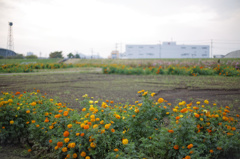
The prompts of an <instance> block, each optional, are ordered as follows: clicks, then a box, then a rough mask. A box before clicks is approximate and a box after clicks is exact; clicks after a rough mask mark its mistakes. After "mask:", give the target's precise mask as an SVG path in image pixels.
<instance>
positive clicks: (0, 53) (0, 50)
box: [0, 48, 17, 57]
mask: <svg viewBox="0 0 240 159" xmlns="http://www.w3.org/2000/svg"><path fill="white" fill-rule="evenodd" d="M16 55H17V54H16V53H15V52H14V51H12V50H8V49H4V48H0V56H3V57H8V56H16Z"/></svg>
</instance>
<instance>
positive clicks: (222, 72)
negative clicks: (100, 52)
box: [103, 65, 240, 76]
mask: <svg viewBox="0 0 240 159" xmlns="http://www.w3.org/2000/svg"><path fill="white" fill-rule="evenodd" d="M103 73H105V74H126V75H144V74H145V75H148V74H152V75H158V74H162V75H164V74H165V75H190V76H199V75H219V76H240V70H238V69H236V68H234V67H229V66H221V65H217V66H216V67H214V68H208V67H199V66H191V67H186V66H177V65H176V66H172V65H169V66H158V67H154V66H151V67H129V66H125V65H111V66H106V67H103Z"/></svg>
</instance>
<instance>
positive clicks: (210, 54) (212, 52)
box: [210, 39, 213, 58]
mask: <svg viewBox="0 0 240 159" xmlns="http://www.w3.org/2000/svg"><path fill="white" fill-rule="evenodd" d="M212 48H213V39H211V54H210V58H212V55H213V52H212Z"/></svg>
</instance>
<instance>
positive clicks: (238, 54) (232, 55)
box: [224, 50, 240, 58]
mask: <svg viewBox="0 0 240 159" xmlns="http://www.w3.org/2000/svg"><path fill="white" fill-rule="evenodd" d="M224 58H240V50H236V51H232V52H229V53H228V54H227V55H226V56H225V57H224Z"/></svg>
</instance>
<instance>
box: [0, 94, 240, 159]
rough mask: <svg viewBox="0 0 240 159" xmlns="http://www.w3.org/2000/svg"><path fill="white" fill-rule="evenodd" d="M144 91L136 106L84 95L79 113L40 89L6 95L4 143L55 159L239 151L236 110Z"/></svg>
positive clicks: (0, 101)
mask: <svg viewBox="0 0 240 159" xmlns="http://www.w3.org/2000/svg"><path fill="white" fill-rule="evenodd" d="M138 93H139V94H141V95H142V100H141V101H136V102H135V104H134V105H133V104H132V105H131V104H115V103H114V101H108V100H107V101H104V102H103V101H100V100H93V98H89V97H88V95H84V96H83V97H84V100H82V101H81V102H80V107H81V108H82V111H80V112H78V111H76V110H73V109H70V108H67V107H66V105H64V104H62V103H58V102H56V101H55V100H53V99H47V98H46V97H45V96H43V95H41V94H40V92H39V91H37V92H31V93H26V92H24V93H20V92H16V93H6V92H2V96H1V97H0V121H1V123H0V127H1V132H0V140H1V142H15V141H25V142H28V143H29V144H30V145H31V146H32V150H33V151H35V150H34V148H35V147H36V146H35V145H40V146H41V147H47V149H48V151H49V152H53V153H54V156H53V157H52V158H84V159H90V158H97V159H99V158H111V159H112V158H124V159H125V158H154V159H158V158H185V159H189V158H204V157H205V158H217V157H218V156H220V155H224V154H228V153H229V152H232V151H233V150H239V146H240V139H239V138H240V135H239V131H237V124H238V121H237V119H238V118H239V115H238V114H237V115H235V117H232V116H230V115H229V113H230V107H228V106H226V107H217V106H216V105H215V104H214V105H213V104H210V103H209V101H207V100H205V101H204V102H203V103H200V102H197V103H196V104H193V103H189V104H187V103H186V102H184V101H183V102H180V103H179V105H178V106H176V107H174V108H171V104H170V103H167V101H166V100H164V99H162V98H159V99H158V101H154V100H153V99H152V97H153V96H154V95H155V94H154V93H150V92H148V91H144V90H142V91H139V92H138ZM211 105H213V106H211ZM29 152H30V153H31V150H29Z"/></svg>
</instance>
